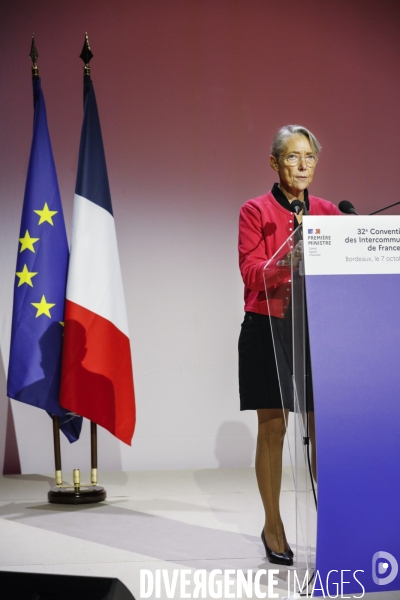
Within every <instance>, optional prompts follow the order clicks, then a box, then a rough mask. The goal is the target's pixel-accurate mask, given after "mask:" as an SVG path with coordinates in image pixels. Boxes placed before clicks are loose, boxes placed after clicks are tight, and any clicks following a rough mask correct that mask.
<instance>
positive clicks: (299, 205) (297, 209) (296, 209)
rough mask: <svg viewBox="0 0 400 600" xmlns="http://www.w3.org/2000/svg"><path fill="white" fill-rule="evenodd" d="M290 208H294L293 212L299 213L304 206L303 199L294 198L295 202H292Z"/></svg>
mask: <svg viewBox="0 0 400 600" xmlns="http://www.w3.org/2000/svg"><path fill="white" fill-rule="evenodd" d="M290 208H291V209H292V212H294V213H296V215H299V214H300V213H301V211H302V210H303V208H304V206H303V203H302V201H301V200H293V202H291V203H290Z"/></svg>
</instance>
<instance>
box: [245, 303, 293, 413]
mask: <svg viewBox="0 0 400 600" xmlns="http://www.w3.org/2000/svg"><path fill="white" fill-rule="evenodd" d="M271 318H272V326H273V328H274V341H275V349H274V342H273V339H272V333H271V323H270V317H269V315H260V314H258V313H253V312H247V313H246V314H245V317H244V321H243V323H242V329H241V332H240V336H239V394H240V410H257V409H259V408H285V409H288V410H290V411H293V384H292V319H291V310H288V311H287V313H286V316H285V318H284V319H279V318H277V317H271ZM275 352H276V357H277V358H275ZM276 360H277V361H278V364H279V377H278V371H277V367H276Z"/></svg>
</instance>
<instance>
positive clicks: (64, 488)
mask: <svg viewBox="0 0 400 600" xmlns="http://www.w3.org/2000/svg"><path fill="white" fill-rule="evenodd" d="M35 56H36V57H37V53H36V55H35ZM92 57H93V54H92V52H91V50H90V46H89V39H88V35H87V33H86V34H85V42H84V45H83V50H82V52H81V54H80V58H81V59H82V60H83V62H84V63H85V66H84V70H83V72H84V75H89V76H90V66H89V62H90V60H91V58H92ZM32 61H33V58H32ZM36 69H37V67H36ZM32 73H33V67H32ZM53 425H54V452H55V461H56V486H57V487H53V488H52V489H51V490H50V491H49V493H48V499H49V502H53V503H55V504H91V503H96V502H102V501H103V500H105V499H106V497H107V493H106V491H105V489H104V488H103V487H101V486H99V485H97V425H96V423H94V422H93V421H91V422H90V454H91V469H90V481H91V483H90V484H82V483H81V481H80V470H79V469H74V470H73V485H72V486H71V485H63V483H62V474H61V451H60V433H59V425H58V417H53ZM57 477H58V479H57Z"/></svg>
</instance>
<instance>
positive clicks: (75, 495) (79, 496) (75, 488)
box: [47, 415, 107, 504]
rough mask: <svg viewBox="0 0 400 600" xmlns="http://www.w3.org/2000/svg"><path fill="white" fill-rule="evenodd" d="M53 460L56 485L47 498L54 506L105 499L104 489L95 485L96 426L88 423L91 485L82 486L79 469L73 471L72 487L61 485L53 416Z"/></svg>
mask: <svg viewBox="0 0 400 600" xmlns="http://www.w3.org/2000/svg"><path fill="white" fill-rule="evenodd" d="M53 436H54V460H55V467H56V485H55V486H53V487H52V488H51V489H50V491H49V493H48V495H47V497H48V500H49V502H53V503H54V504H92V503H95V502H102V501H103V500H105V499H106V497H107V493H106V491H105V489H104V488H103V487H101V486H99V485H97V426H96V423H92V422H90V447H91V464H92V468H91V471H90V479H91V484H82V483H81V477H80V471H79V469H74V483H73V485H65V484H63V478H62V471H61V448H60V428H59V423H58V417H56V416H54V415H53Z"/></svg>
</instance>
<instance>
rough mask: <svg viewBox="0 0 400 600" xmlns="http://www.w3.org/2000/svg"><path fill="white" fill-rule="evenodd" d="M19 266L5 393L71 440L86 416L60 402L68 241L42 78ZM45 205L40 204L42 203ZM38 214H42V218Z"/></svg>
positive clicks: (36, 83)
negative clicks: (43, 414) (51, 419)
mask: <svg viewBox="0 0 400 600" xmlns="http://www.w3.org/2000/svg"><path fill="white" fill-rule="evenodd" d="M33 94H34V106H35V113H34V128H33V138H32V146H31V153H30V158H29V166H28V174H27V178H26V186H25V195H24V203H23V208H22V216H21V227H20V234H19V243H18V253H17V267H16V269H15V273H16V277H15V285H14V304H13V317H12V331H11V348H10V362H9V369H8V379H7V393H8V396H9V397H10V398H13V399H14V400H19V401H20V402H25V403H26V404H30V405H32V406H37V407H38V408H42V409H44V410H46V411H47V412H48V413H49V414H50V415H56V416H58V418H59V423H60V428H61V430H62V431H63V432H64V433H65V435H66V436H67V438H68V439H69V440H70V441H71V442H73V441H75V440H76V439H78V438H79V434H80V430H81V427H82V418H81V417H79V416H77V415H74V414H71V413H70V412H68V411H67V410H65V409H64V408H62V407H61V406H60V403H59V393H60V379H61V351H62V344H63V328H62V327H61V326H60V321H64V304H65V288H66V281H67V268H68V257H69V251H68V243H67V234H66V230H65V223H64V216H63V210H62V205H61V198H60V192H59V189H58V182H57V175H56V169H55V165H54V159H53V153H52V149H51V143H50V137H49V132H48V128H47V118H46V107H45V104H44V98H43V93H42V89H41V82H40V79H39V78H37V79H34V80H33ZM41 207H42V208H41ZM38 216H39V219H38Z"/></svg>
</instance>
